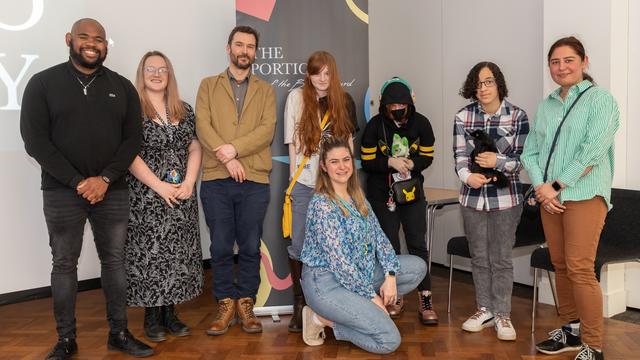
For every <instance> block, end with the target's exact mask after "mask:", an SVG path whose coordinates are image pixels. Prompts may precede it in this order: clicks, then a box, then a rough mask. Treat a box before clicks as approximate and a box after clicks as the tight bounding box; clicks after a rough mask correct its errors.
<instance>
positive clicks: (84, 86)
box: [76, 75, 98, 96]
mask: <svg viewBox="0 0 640 360" xmlns="http://www.w3.org/2000/svg"><path fill="white" fill-rule="evenodd" d="M96 77H98V75H93V78H91V80H90V81H89V82H88V83H87V85H85V84H84V83H83V82H82V80H80V78H79V77H77V76H76V80H78V82H79V83H80V86H82V92H83V93H84V96H87V88H88V87H89V86H91V83H92V82H93V81H94V80H95V79H96Z"/></svg>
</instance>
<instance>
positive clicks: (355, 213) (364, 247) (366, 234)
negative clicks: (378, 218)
mask: <svg viewBox="0 0 640 360" xmlns="http://www.w3.org/2000/svg"><path fill="white" fill-rule="evenodd" d="M338 199H339V200H340V203H342V205H343V206H344V207H345V208H346V209H347V211H349V213H350V214H351V215H352V216H354V217H355V218H356V219H359V220H360V221H362V223H363V224H364V232H363V233H361V234H360V235H361V239H362V253H363V254H364V255H365V256H366V255H367V254H368V253H369V248H370V247H372V246H371V243H369V242H367V239H368V237H369V222H368V221H367V218H366V217H365V216H364V215H362V214H361V213H360V212H359V211H358V210H357V209H356V208H355V207H354V206H353V204H351V203H350V202H348V201H346V200H345V199H343V198H342V197H340V196H338Z"/></svg>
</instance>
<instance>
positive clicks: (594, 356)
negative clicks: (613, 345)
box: [575, 344, 604, 360]
mask: <svg viewBox="0 0 640 360" xmlns="http://www.w3.org/2000/svg"><path fill="white" fill-rule="evenodd" d="M575 360H604V354H602V351H598V350H595V349H594V348H590V347H589V345H585V344H583V345H582V347H581V348H580V351H579V352H578V355H576V357H575Z"/></svg>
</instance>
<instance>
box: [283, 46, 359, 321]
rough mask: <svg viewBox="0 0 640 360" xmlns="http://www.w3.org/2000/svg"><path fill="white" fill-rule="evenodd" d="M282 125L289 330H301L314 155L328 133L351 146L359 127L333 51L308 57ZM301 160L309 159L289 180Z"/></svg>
mask: <svg viewBox="0 0 640 360" xmlns="http://www.w3.org/2000/svg"><path fill="white" fill-rule="evenodd" d="M325 118H326V120H324V119H325ZM323 120H324V121H323ZM284 123H285V125H284V143H285V144H287V145H288V147H289V164H290V165H289V174H290V175H289V178H290V179H291V180H292V181H295V184H294V186H293V189H292V191H291V204H292V215H293V216H292V231H291V246H289V247H288V252H289V266H290V268H291V278H292V280H293V295H294V311H293V316H292V318H291V321H290V322H289V331H291V332H301V331H302V316H301V315H302V308H303V307H304V305H305V300H304V295H303V294H302V288H301V287H300V272H301V268H302V263H301V262H300V253H301V251H302V244H303V243H304V225H305V221H306V216H307V207H308V206H309V201H311V196H312V195H313V189H314V188H315V185H316V177H317V174H318V153H319V150H320V147H321V143H322V141H323V139H326V138H328V137H336V138H341V139H344V140H347V141H348V142H349V144H350V145H351V147H352V148H353V138H352V136H353V135H354V133H355V132H356V131H357V130H358V127H357V122H356V111H355V104H354V102H353V99H352V98H351V96H350V95H349V94H348V93H347V92H345V91H344V90H343V89H342V86H341V84H340V77H339V75H338V67H337V65H336V60H335V58H334V57H333V55H331V54H330V53H328V52H326V51H316V52H314V53H313V54H311V56H309V60H307V72H306V75H305V77H304V85H303V86H302V87H301V88H296V89H293V90H291V92H290V93H289V96H288V97H287V103H286V105H285V110H284ZM305 158H308V160H307V161H306V163H305V164H304V165H303V168H302V169H301V171H300V174H299V176H298V177H297V178H295V179H294V174H295V173H296V171H297V170H298V167H299V166H300V164H301V163H302V162H303V161H304V159H305Z"/></svg>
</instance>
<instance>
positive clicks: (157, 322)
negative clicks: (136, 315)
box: [144, 306, 167, 342]
mask: <svg viewBox="0 0 640 360" xmlns="http://www.w3.org/2000/svg"><path fill="white" fill-rule="evenodd" d="M144 336H146V337H147V339H149V340H151V341H153V342H161V341H164V340H166V338H167V337H166V334H165V332H164V327H163V326H162V307H161V306H153V307H145V308H144Z"/></svg>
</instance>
